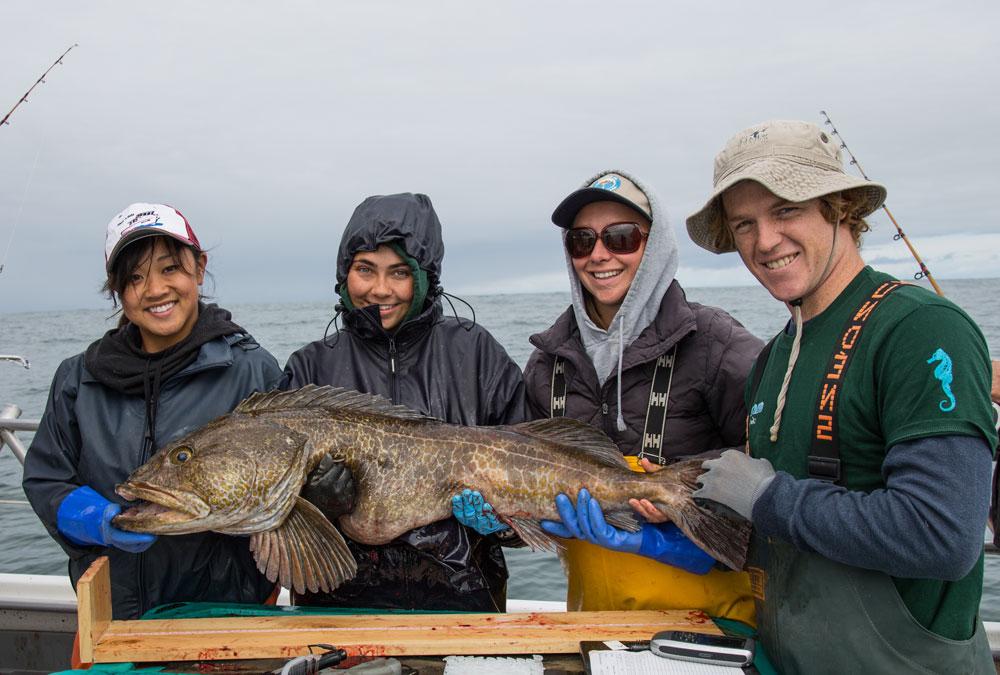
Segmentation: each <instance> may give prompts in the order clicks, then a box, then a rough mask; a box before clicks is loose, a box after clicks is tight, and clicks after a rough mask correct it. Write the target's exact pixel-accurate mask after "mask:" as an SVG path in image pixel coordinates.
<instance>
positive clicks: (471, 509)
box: [451, 488, 510, 535]
mask: <svg viewBox="0 0 1000 675" xmlns="http://www.w3.org/2000/svg"><path fill="white" fill-rule="evenodd" d="M451 512H452V514H453V515H454V516H455V518H456V520H458V522H460V523H462V524H463V525H465V526H466V527H471V528H472V529H473V530H475V531H476V532H478V533H479V534H482V535H487V534H493V533H494V532H503V531H504V530H509V529H510V526H509V525H507V524H505V523H501V522H500V521H499V520H497V516H496V513H494V512H493V507H492V506H490V505H489V504H488V503H486V502H485V501H483V496H482V495H481V494H480V493H479V490H470V489H468V488H466V489H464V490H462V494H460V495H455V496H454V497H452V498H451Z"/></svg>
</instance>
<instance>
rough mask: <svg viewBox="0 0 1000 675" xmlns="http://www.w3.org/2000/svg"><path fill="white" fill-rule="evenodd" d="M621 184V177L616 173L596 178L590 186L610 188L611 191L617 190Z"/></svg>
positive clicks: (602, 188)
mask: <svg viewBox="0 0 1000 675" xmlns="http://www.w3.org/2000/svg"><path fill="white" fill-rule="evenodd" d="M621 186H622V180H621V178H619V177H618V176H616V175H614V174H610V175H607V176H601V177H600V178H598V179H597V180H595V181H594V182H593V183H591V184H590V187H593V188H598V189H601V190H608V191H609V192H615V191H616V190H617V189H618V188H620V187H621Z"/></svg>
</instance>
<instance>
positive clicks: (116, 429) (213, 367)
mask: <svg viewBox="0 0 1000 675" xmlns="http://www.w3.org/2000/svg"><path fill="white" fill-rule="evenodd" d="M105 262H106V267H105V269H106V271H107V281H106V283H105V285H104V289H105V291H106V292H107V293H108V295H109V297H110V298H111V300H112V302H113V304H114V305H115V306H118V305H119V303H120V307H121V312H122V317H121V320H120V322H119V326H118V327H117V328H115V329H113V330H110V331H108V332H107V333H106V334H105V335H104V336H103V337H102V338H101V339H99V340H97V341H96V342H94V343H93V344H91V345H90V347H88V348H87V350H86V351H85V352H84V353H82V354H77V355H76V356H73V357H71V358H68V359H66V360H65V361H63V362H62V364H61V365H60V366H59V368H58V369H57V370H56V374H55V377H54V378H53V381H52V388H51V390H50V392H49V399H48V403H47V405H46V407H45V412H44V414H43V415H42V419H41V425H40V426H39V429H38V433H36V434H35V437H34V439H33V441H32V443H31V447H30V448H29V450H28V453H27V457H26V458H25V464H24V491H25V494H26V495H27V496H28V499H29V500H30V502H31V504H32V506H33V507H34V509H35V512H36V513H37V514H38V517H39V518H40V519H41V520H42V523H43V524H44V525H45V527H46V528H47V529H48V531H49V533H50V534H51V535H52V537H53V538H54V539H55V540H56V542H58V543H59V545H60V546H62V548H63V550H65V551H66V554H67V555H68V556H69V573H70V579H71V581H72V582H73V584H74V586H75V585H76V582H77V580H78V579H79V578H80V575H81V574H83V572H84V571H86V569H87V567H88V566H89V565H90V563H91V562H93V561H94V560H95V559H96V558H98V557H99V556H108V557H109V558H110V559H111V600H112V612H113V616H114V618H115V619H135V618H138V617H139V616H141V615H142V614H143V613H144V612H146V610H148V609H151V608H153V607H156V606H157V605H162V604H164V603H169V602H178V601H192V600H200V601H217V602H250V603H259V602H262V601H264V600H265V599H267V598H268V596H269V595H270V594H271V592H272V590H273V589H274V584H272V583H269V582H268V581H267V579H265V578H264V576H263V575H261V574H260V573H259V572H258V571H257V567H256V565H255V563H254V561H253V558H252V556H251V555H250V553H249V550H248V541H249V540H248V539H246V538H245V537H230V536H226V535H221V534H215V533H211V532H206V533H202V534H190V535H183V536H170V537H160V538H157V537H155V536H153V535H148V534H139V533H131V532H125V531H122V530H119V529H117V528H116V527H115V526H114V525H113V524H112V522H111V521H112V518H113V517H114V516H115V515H117V514H118V512H119V511H121V507H122V504H123V502H122V500H121V499H120V498H119V497H118V496H117V495H116V494H115V485H116V484H118V483H121V482H123V481H124V480H125V479H126V478H127V477H128V475H129V473H131V472H132V470H133V469H135V468H137V467H138V466H140V465H141V464H143V463H144V462H145V461H146V460H148V459H149V458H150V456H151V455H152V454H153V452H154V451H155V450H156V448H157V447H158V446H160V445H163V444H165V443H168V442H169V441H171V440H173V439H175V438H178V437H179V436H181V435H182V434H184V433H186V432H188V431H191V430H193V429H196V428H197V427H199V426H201V425H203V424H205V423H206V422H208V421H209V420H212V419H213V418H215V417H218V416H220V415H224V414H226V413H228V412H230V411H231V410H232V409H233V408H234V407H236V405H237V404H238V403H239V402H240V401H242V400H243V399H244V398H246V397H247V396H248V395H250V394H251V393H253V392H255V391H260V390H268V389H271V388H273V387H274V386H275V384H276V383H277V381H278V380H279V379H280V377H281V370H280V368H279V367H278V364H277V363H276V362H275V360H274V358H273V357H272V356H271V355H270V354H269V353H268V352H267V351H265V350H264V349H262V348H261V347H260V346H259V345H258V344H257V343H256V342H255V341H254V339H253V338H252V337H251V336H250V335H249V334H248V333H247V332H246V331H245V330H244V329H242V328H241V327H240V326H238V325H237V324H235V323H233V321H232V320H231V317H230V314H229V312H227V311H226V310H224V309H221V308H220V307H218V306H216V305H213V304H205V303H203V302H202V296H201V283H202V281H203V280H204V277H205V273H206V272H205V268H206V264H207V262H208V257H207V256H206V254H205V252H204V251H203V250H202V248H201V245H200V244H199V243H198V238H197V237H196V236H195V234H194V231H193V230H192V229H191V226H190V225H189V224H188V222H187V220H186V219H185V218H184V216H182V215H181V214H180V212H179V211H177V210H176V209H174V208H172V207H170V206H166V205H163V204H132V205H131V206H129V207H128V208H126V209H125V210H124V211H122V212H121V213H120V214H118V215H117V216H115V218H114V219H113V220H112V221H111V222H110V224H109V225H108V228H107V236H106V243H105Z"/></svg>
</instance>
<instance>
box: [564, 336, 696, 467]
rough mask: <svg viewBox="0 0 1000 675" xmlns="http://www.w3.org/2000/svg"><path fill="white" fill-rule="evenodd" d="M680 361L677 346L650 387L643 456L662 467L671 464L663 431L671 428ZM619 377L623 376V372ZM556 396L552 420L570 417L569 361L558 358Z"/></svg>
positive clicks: (661, 359)
mask: <svg viewBox="0 0 1000 675" xmlns="http://www.w3.org/2000/svg"><path fill="white" fill-rule="evenodd" d="M676 360H677V345H674V348H673V349H672V350H671V351H670V353H669V354H662V355H660V356H659V357H658V358H657V359H656V365H655V366H654V367H653V383H652V384H651V385H650V387H649V404H648V406H647V407H646V425H645V427H644V428H643V434H642V448H641V449H640V450H639V457H640V458H642V457H645V458H647V459H649V460H650V461H652V462H656V463H657V464H660V465H661V466H662V465H664V464H666V463H667V460H666V459H665V458H664V457H663V431H664V429H665V428H666V425H667V406H668V402H669V400H670V385H671V383H672V382H673V380H674V362H675V361H676ZM619 377H621V374H620V373H619ZM551 390H552V394H551V398H550V399H549V417H564V416H565V415H566V362H565V361H564V360H563V359H561V358H559V357H558V356H557V357H556V358H555V360H554V362H553V364H552V386H551Z"/></svg>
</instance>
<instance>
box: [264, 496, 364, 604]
mask: <svg viewBox="0 0 1000 675" xmlns="http://www.w3.org/2000/svg"><path fill="white" fill-rule="evenodd" d="M250 550H251V551H252V552H253V554H254V558H255V559H256V561H257V569H259V570H260V571H261V572H262V573H263V574H264V575H265V576H266V577H267V579H268V581H275V580H277V581H278V583H280V584H281V585H282V586H284V587H285V588H290V589H292V590H294V591H295V592H296V593H299V594H301V593H305V592H306V591H308V592H310V593H319V592H323V593H329V592H331V591H333V590H334V589H335V588H337V586H339V585H340V584H342V583H344V582H345V581H347V580H348V579H352V578H353V577H354V575H355V574H356V573H357V571H358V563H357V561H355V560H354V556H353V555H351V551H350V549H349V548H347V542H345V541H344V537H343V535H341V534H340V531H339V530H337V528H336V527H334V526H333V524H332V523H331V522H330V521H329V520H327V519H326V517H325V516H324V515H323V514H322V512H320V510H319V509H317V508H316V507H315V506H313V505H312V504H310V503H309V502H308V501H306V500H305V499H302V497H296V498H295V506H294V508H292V510H291V512H290V513H289V514H288V517H287V518H286V519H285V521H284V522H283V523H282V524H281V525H279V526H278V527H276V528H275V529H273V530H268V531H266V532H257V533H255V534H254V535H253V536H252V537H251V539H250Z"/></svg>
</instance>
